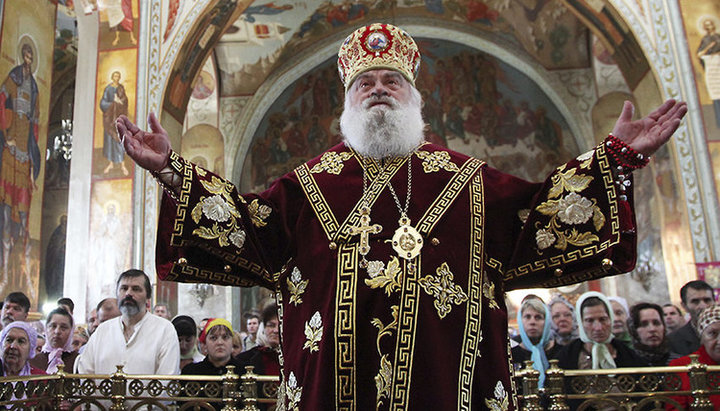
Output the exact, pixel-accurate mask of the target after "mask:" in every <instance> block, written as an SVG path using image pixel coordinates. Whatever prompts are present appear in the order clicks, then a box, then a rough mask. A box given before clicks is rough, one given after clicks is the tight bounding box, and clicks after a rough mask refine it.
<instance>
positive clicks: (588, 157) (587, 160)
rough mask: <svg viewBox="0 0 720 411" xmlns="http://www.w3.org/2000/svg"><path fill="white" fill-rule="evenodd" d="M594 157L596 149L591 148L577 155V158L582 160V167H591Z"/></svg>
mask: <svg viewBox="0 0 720 411" xmlns="http://www.w3.org/2000/svg"><path fill="white" fill-rule="evenodd" d="M594 157H595V150H590V151H588V152H587V153H584V154H580V155H579V156H577V160H578V161H580V168H585V169H587V168H590V164H592V160H593V158H594Z"/></svg>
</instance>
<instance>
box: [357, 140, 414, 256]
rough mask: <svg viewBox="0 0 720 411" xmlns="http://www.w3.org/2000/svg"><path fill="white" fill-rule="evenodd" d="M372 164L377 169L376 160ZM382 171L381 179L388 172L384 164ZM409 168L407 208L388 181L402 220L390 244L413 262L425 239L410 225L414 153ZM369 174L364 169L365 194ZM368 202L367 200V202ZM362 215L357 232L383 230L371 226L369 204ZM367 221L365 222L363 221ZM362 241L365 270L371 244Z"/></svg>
mask: <svg viewBox="0 0 720 411" xmlns="http://www.w3.org/2000/svg"><path fill="white" fill-rule="evenodd" d="M370 161H371V162H372V164H374V165H375V166H376V167H377V163H376V162H375V160H374V159H370ZM378 168H379V169H380V174H379V175H378V177H376V178H379V177H380V176H381V175H382V174H383V173H385V172H386V165H385V164H384V162H383V164H382V166H381V167H378ZM407 168H408V187H407V197H405V206H404V207H403V206H402V205H401V204H400V199H399V198H398V196H397V193H396V192H395V189H394V188H393V186H392V183H391V182H390V181H388V189H389V190H390V194H392V197H393V200H395V205H396V206H397V209H398V212H399V213H400V219H399V220H398V226H399V227H398V228H397V229H396V230H395V234H394V235H393V237H392V240H390V242H391V243H392V247H393V249H394V250H395V252H396V253H397V254H398V256H399V257H400V258H403V259H406V260H411V259H413V258H415V257H417V255H418V254H420V250H421V249H422V246H423V238H422V236H421V235H420V233H419V232H418V231H417V230H416V229H415V228H414V227H413V226H412V225H410V223H411V221H410V218H409V217H408V209H409V208H410V198H411V197H412V153H410V155H409V156H408V159H407ZM367 185H368V181H367V172H366V170H365V168H363V193H365V192H366V191H367ZM366 201H367V200H366ZM360 214H361V217H360V219H361V226H360V227H357V228H355V227H354V229H355V231H360V230H361V227H365V226H367V227H368V228H369V229H373V227H379V228H378V229H377V231H376V232H375V233H377V232H379V231H380V230H382V227H381V226H380V225H378V224H375V225H374V226H370V225H369V222H370V217H369V214H370V207H369V205H368V204H363V205H362V206H361V207H360ZM363 219H365V220H363ZM358 234H361V232H358ZM360 239H361V241H360V243H361V244H360V254H361V255H362V260H361V262H360V266H361V267H363V268H365V267H367V259H366V258H365V256H366V255H367V253H368V252H369V251H370V247H369V242H366V243H365V244H363V241H362V240H363V236H362V235H361V238H360Z"/></svg>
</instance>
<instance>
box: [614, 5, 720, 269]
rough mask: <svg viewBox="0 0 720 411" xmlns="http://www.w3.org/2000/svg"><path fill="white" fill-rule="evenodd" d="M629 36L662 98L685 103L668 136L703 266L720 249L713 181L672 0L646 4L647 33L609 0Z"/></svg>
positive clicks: (633, 14) (632, 16) (625, 7)
mask: <svg viewBox="0 0 720 411" xmlns="http://www.w3.org/2000/svg"><path fill="white" fill-rule="evenodd" d="M609 2H610V4H612V5H613V6H614V7H615V8H616V10H617V11H618V12H619V14H620V15H621V16H623V17H624V18H625V21H626V23H627V25H628V26H629V27H630V28H631V30H632V31H633V33H634V34H635V36H636V38H637V39H638V42H639V43H640V45H641V47H642V48H643V51H644V52H645V54H646V55H647V58H648V61H649V62H650V65H651V67H652V69H653V71H654V72H655V74H656V78H657V81H658V83H659V84H660V85H661V92H662V94H663V96H664V97H665V98H678V99H683V100H685V101H687V103H688V110H689V112H688V115H687V118H686V120H685V121H684V122H683V124H682V125H681V126H680V129H679V130H678V131H677V133H676V134H675V137H673V140H672V144H673V147H674V149H675V153H676V156H677V163H678V165H679V174H680V176H681V180H682V184H683V189H684V192H685V199H686V206H687V209H688V222H689V224H690V235H691V237H692V244H693V251H694V253H695V261H697V262H705V261H712V260H716V259H717V258H718V252H719V251H720V219H719V218H718V214H717V212H716V210H717V209H718V201H717V196H716V195H715V182H714V180H713V176H712V173H711V172H705V171H704V170H712V165H711V164H710V156H709V153H708V151H707V145H706V142H705V136H704V131H703V125H702V124H703V123H702V118H701V116H700V113H701V110H700V107H699V105H698V102H699V99H698V96H697V93H696V89H695V84H694V79H693V77H692V76H679V75H677V73H692V72H693V70H692V66H691V64H690V60H689V56H690V52H689V50H688V45H687V42H686V41H685V38H684V37H682V38H678V37H677V36H676V35H675V33H684V28H683V22H682V18H681V14H680V8H679V5H678V3H677V2H676V1H671V0H651V1H649V2H648V4H649V10H648V11H647V12H648V13H649V17H650V19H651V21H652V22H653V25H652V29H651V30H652V31H649V30H647V28H648V25H646V24H644V22H643V21H642V20H640V19H639V18H638V13H636V12H635V10H634V9H633V8H630V7H629V6H628V5H627V3H626V2H625V1H620V0H609Z"/></svg>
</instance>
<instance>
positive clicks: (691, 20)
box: [680, 0, 720, 140]
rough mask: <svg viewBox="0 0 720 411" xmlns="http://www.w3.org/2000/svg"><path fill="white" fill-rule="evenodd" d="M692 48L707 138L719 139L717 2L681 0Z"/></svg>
mask: <svg viewBox="0 0 720 411" xmlns="http://www.w3.org/2000/svg"><path fill="white" fill-rule="evenodd" d="M680 5H681V8H682V14H683V22H684V23H685V33H686V34H687V41H688V45H689V47H690V50H691V51H694V53H693V54H691V61H692V65H693V68H694V70H695V82H696V84H697V91H698V95H699V96H700V103H701V104H702V107H703V117H704V119H705V129H706V133H707V137H708V139H710V140H720V33H719V32H718V30H720V4H718V3H717V2H712V1H708V2H696V1H691V0H682V1H680Z"/></svg>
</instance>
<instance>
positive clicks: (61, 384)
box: [53, 363, 66, 407]
mask: <svg viewBox="0 0 720 411" xmlns="http://www.w3.org/2000/svg"><path fill="white" fill-rule="evenodd" d="M57 368H58V370H57V376H58V377H60V378H59V379H58V380H57V384H56V385H55V392H54V393H53V397H54V398H53V403H54V404H55V407H60V404H62V402H63V401H65V378H66V377H65V376H66V374H65V364H62V363H61V364H58V366H57Z"/></svg>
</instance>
